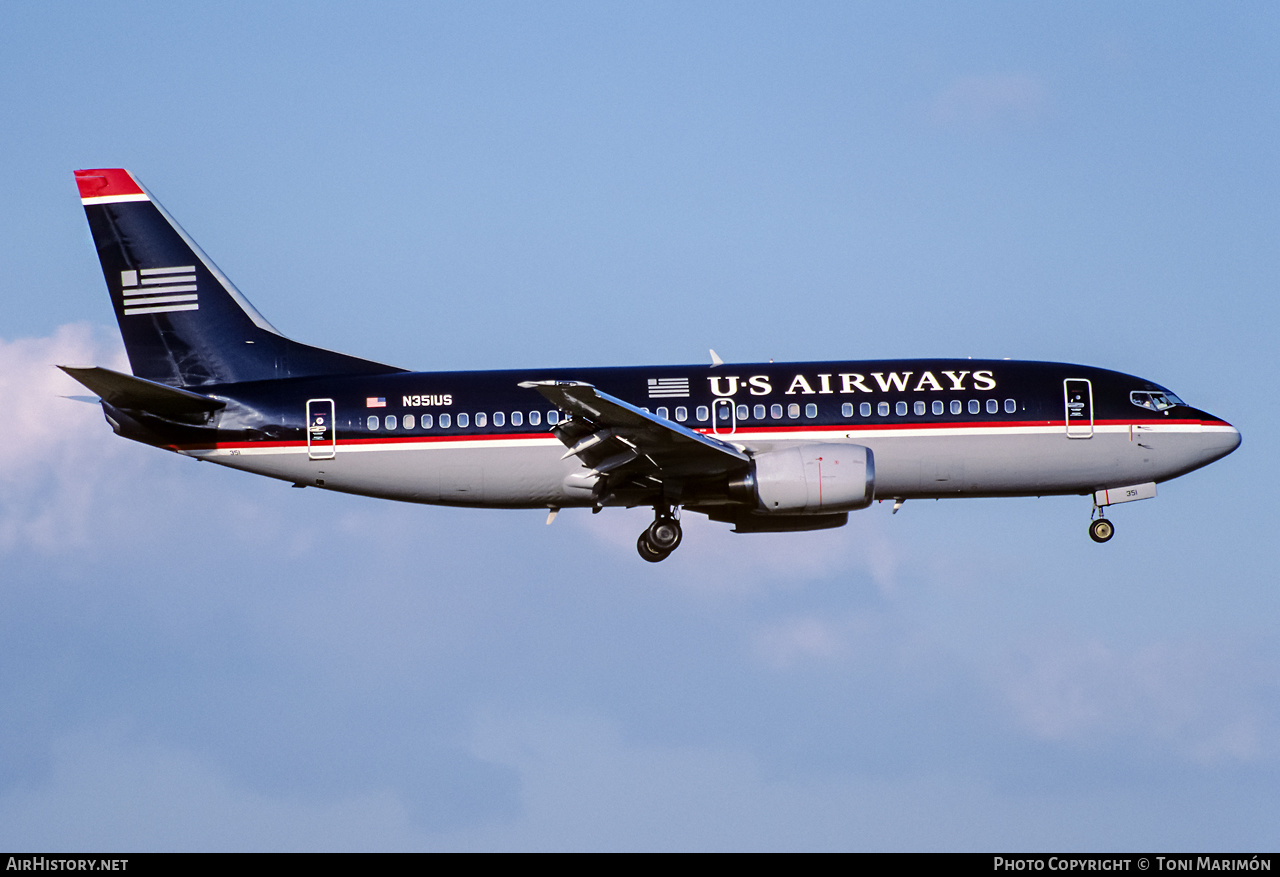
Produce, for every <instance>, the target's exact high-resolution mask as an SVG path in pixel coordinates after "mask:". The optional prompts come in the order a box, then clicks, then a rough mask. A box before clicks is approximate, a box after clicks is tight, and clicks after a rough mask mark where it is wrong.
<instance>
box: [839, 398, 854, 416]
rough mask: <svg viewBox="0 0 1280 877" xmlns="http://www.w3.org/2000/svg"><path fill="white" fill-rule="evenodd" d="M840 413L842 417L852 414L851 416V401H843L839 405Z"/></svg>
mask: <svg viewBox="0 0 1280 877" xmlns="http://www.w3.org/2000/svg"><path fill="white" fill-rule="evenodd" d="M840 414H841V415H842V416H844V417H852V416H853V403H852V402H845V403H844V404H843V405H841V406H840Z"/></svg>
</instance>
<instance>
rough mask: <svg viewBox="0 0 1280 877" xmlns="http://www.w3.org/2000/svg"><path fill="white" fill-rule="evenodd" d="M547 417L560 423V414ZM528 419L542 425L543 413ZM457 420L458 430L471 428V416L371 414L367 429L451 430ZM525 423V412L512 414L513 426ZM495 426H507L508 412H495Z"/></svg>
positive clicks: (484, 418) (482, 423)
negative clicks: (380, 415)
mask: <svg viewBox="0 0 1280 877" xmlns="http://www.w3.org/2000/svg"><path fill="white" fill-rule="evenodd" d="M546 417H547V425H548V426H555V425H556V424H557V423H559V421H560V412H559V411H548V412H547V415H546ZM528 418H529V425H530V426H541V425H542V412H541V411H530V412H529V414H528ZM455 419H456V421H457V424H458V429H467V428H468V427H470V426H471V415H470V414H458V415H456V417H455V415H452V414H441V415H439V416H438V417H435V416H432V415H430V414H423V415H422V416H420V417H419V416H417V415H413V414H405V415H402V416H396V415H395V414H388V415H387V416H386V417H383V418H382V419H381V420H379V418H378V415H376V414H370V415H369V417H368V419H367V420H366V421H365V427H366V428H367V429H369V430H370V431H373V430H376V429H378V428H379V427H382V428H384V429H388V430H392V429H397V428H404V429H414V428H420V429H432V428H434V427H436V426H439V427H440V429H451V428H452V427H453V425H454V421H455ZM524 423H525V413H524V412H523V411H512V412H511V425H512V426H524ZM475 424H476V428H477V429H480V428H483V427H486V426H488V425H489V415H488V414H487V413H485V412H484V411H481V412H479V413H478V414H476V415H475ZM493 425H494V426H506V425H507V414H506V412H504V411H495V412H493Z"/></svg>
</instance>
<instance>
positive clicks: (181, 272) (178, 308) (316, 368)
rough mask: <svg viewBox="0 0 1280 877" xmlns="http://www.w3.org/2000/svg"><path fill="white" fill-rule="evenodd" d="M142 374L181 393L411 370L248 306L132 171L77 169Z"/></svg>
mask: <svg viewBox="0 0 1280 877" xmlns="http://www.w3.org/2000/svg"><path fill="white" fill-rule="evenodd" d="M76 183H77V185H78V186H79V187H80V200H81V202H82V203H83V204H84V212H85V214H86V216H87V217H88V219H89V229H90V231H91V232H92V233H93V241H94V243H95V244H96V245H97V248H98V258H99V260H101V262H102V273H103V276H104V277H105V278H106V281H107V289H108V290H109V291H110V293H111V303H112V304H113V305H114V306H115V311H116V320H117V321H119V323H120V334H121V335H122V336H123V338H124V346H125V350H126V352H127V353H128V354H129V364H130V365H131V366H132V368H133V373H134V375H136V376H137V377H140V378H145V379H147V380H150V381H156V382H159V383H162V384H168V385H169V386H173V387H202V386H208V385H210V384H222V383H236V382H239V381H258V380H269V379H276V378H289V377H307V376H314V375H328V374H380V373H388V372H398V371H402V369H398V368H394V367H393V366H389V365H383V364H381V363H377V362H370V361H369V360H366V359H358V358H356V357H354V356H346V355H344V354H341V353H334V352H333V351H330V350H324V349H322V348H319V347H311V346H309V345H306V344H299V343H298V342H296V341H291V340H290V339H288V338H286V337H284V336H283V335H281V334H280V333H279V332H278V331H276V329H275V328H274V327H273V326H272V325H271V324H270V323H268V322H267V321H266V320H265V319H263V317H262V315H261V314H259V313H258V312H257V311H256V310H255V309H254V307H253V305H251V304H249V302H248V300H247V299H246V298H245V297H244V296H243V295H241V294H240V291H239V290H238V289H236V288H235V286H234V285H232V283H231V281H230V280H228V279H227V278H226V277H225V276H224V275H223V273H222V272H221V271H219V270H218V268H217V266H216V265H214V264H213V262H211V261H210V260H209V257H208V256H206V255H205V254H204V253H203V252H202V251H201V250H200V248H199V247H198V246H196V243H195V241H193V240H191V238H189V237H187V233H186V232H184V231H183V230H182V229H181V228H180V227H179V226H178V224H177V223H176V222H174V221H173V218H172V217H170V216H169V214H168V213H166V212H165V210H164V208H163V207H161V206H160V205H159V204H158V203H156V201H155V199H154V198H152V197H151V194H150V193H149V192H148V191H147V190H146V189H144V188H143V187H142V185H141V184H140V183H138V181H137V180H136V179H135V178H134V177H133V175H132V174H130V173H129V172H128V171H126V170H123V169H120V168H111V169H102V170H79V171H76Z"/></svg>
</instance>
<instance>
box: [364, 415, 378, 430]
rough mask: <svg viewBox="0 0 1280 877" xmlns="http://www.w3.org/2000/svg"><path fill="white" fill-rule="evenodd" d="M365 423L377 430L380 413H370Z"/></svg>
mask: <svg viewBox="0 0 1280 877" xmlns="http://www.w3.org/2000/svg"><path fill="white" fill-rule="evenodd" d="M364 425H365V426H367V427H369V429H374V430H376V429H377V428H378V415H376V414H370V415H369V419H368V420H366V421H365V422H364Z"/></svg>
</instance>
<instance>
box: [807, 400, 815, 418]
mask: <svg viewBox="0 0 1280 877" xmlns="http://www.w3.org/2000/svg"><path fill="white" fill-rule="evenodd" d="M804 416H805V417H808V418H814V417H817V416H818V406H817V405H814V404H813V403H812V402H810V403H809V404H808V405H806V406H804Z"/></svg>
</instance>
